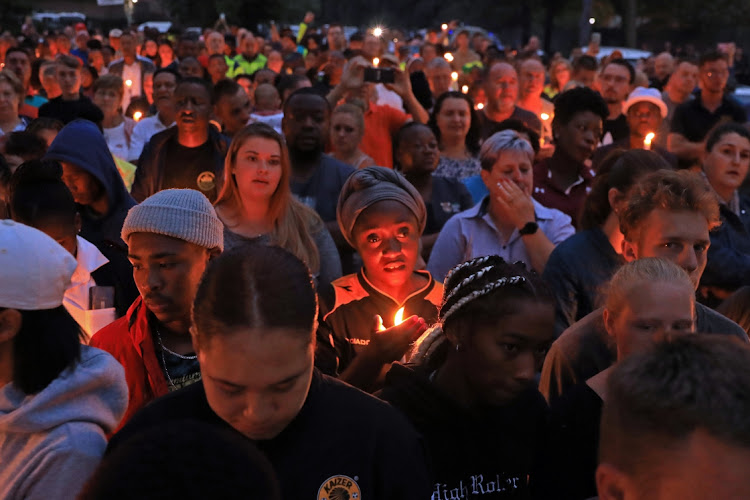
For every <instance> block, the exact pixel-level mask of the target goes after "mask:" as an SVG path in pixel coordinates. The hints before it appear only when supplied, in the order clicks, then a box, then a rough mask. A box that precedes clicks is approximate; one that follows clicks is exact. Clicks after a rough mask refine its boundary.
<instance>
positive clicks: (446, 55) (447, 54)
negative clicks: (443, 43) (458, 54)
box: [443, 52, 453, 62]
mask: <svg viewBox="0 0 750 500" xmlns="http://www.w3.org/2000/svg"><path fill="white" fill-rule="evenodd" d="M443 57H444V58H445V60H446V61H448V62H453V54H451V53H450V52H446V53H445V55H443Z"/></svg>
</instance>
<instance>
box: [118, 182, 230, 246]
mask: <svg viewBox="0 0 750 500" xmlns="http://www.w3.org/2000/svg"><path fill="white" fill-rule="evenodd" d="M132 233H156V234H163V235H164V236H171V237H173V238H177V239H180V240H184V241H187V242H189V243H194V244H196V245H198V246H201V247H205V248H208V249H209V250H212V249H214V248H218V249H219V250H222V251H223V250H224V225H223V224H222V223H221V221H220V220H219V218H218V217H217V216H216V211H215V210H214V207H213V206H212V205H211V202H210V201H208V198H206V197H205V196H204V195H203V194H202V193H200V192H198V191H195V190H194V189H165V190H164V191H159V192H158V193H156V194H154V195H152V196H149V197H148V198H146V199H145V200H143V203H141V204H140V205H136V206H134V207H133V208H131V209H130V211H129V212H128V216H127V217H126V218H125V223H124V224H123V225H122V239H123V241H124V242H125V243H127V242H128V237H129V236H130V235H131V234H132Z"/></svg>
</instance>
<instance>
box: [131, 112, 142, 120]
mask: <svg viewBox="0 0 750 500" xmlns="http://www.w3.org/2000/svg"><path fill="white" fill-rule="evenodd" d="M141 118H143V113H141V112H140V111H136V112H135V113H133V120H135V121H140V120H141Z"/></svg>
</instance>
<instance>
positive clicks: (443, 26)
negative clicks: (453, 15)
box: [440, 23, 448, 31]
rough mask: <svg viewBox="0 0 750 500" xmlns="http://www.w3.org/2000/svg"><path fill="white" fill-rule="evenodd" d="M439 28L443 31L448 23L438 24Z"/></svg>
mask: <svg viewBox="0 0 750 500" xmlns="http://www.w3.org/2000/svg"><path fill="white" fill-rule="evenodd" d="M440 29H442V30H443V31H445V30H447V29H448V25H447V24H445V23H443V24H441V25H440Z"/></svg>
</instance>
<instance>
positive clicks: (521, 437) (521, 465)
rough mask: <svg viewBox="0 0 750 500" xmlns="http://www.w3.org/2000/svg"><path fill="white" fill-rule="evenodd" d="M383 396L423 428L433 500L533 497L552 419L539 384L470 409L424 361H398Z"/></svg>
mask: <svg viewBox="0 0 750 500" xmlns="http://www.w3.org/2000/svg"><path fill="white" fill-rule="evenodd" d="M379 396H380V397H381V398H382V399H384V400H385V401H388V402H389V403H391V404H392V405H393V406H395V407H396V408H398V409H399V410H401V411H402V412H403V413H404V414H405V415H406V416H407V417H408V418H409V420H410V421H411V423H412V424H413V425H414V427H416V429H417V431H419V432H420V433H421V434H422V436H423V438H424V440H425V444H426V446H427V452H428V456H429V458H430V461H431V463H432V466H433V471H434V479H435V480H434V487H433V493H432V497H431V500H451V499H481V500H485V499H486V500H490V499H493V498H502V499H511V498H529V497H530V493H529V488H528V480H529V476H530V475H531V474H532V469H533V466H534V461H535V459H536V455H537V450H538V449H539V447H540V444H541V443H540V441H541V439H542V436H543V435H544V433H545V429H546V427H545V426H546V419H547V405H546V403H545V402H544V399H543V398H542V396H541V394H539V392H538V391H537V390H536V389H530V390H528V391H526V392H524V393H522V394H521V395H520V396H519V397H518V398H517V399H516V400H515V401H514V402H513V403H512V404H510V405H508V406H505V407H502V408H500V407H496V408H490V407H487V408H485V409H483V410H482V411H481V412H476V411H470V410H468V409H466V408H464V407H462V406H460V405H459V404H458V403H457V402H455V401H453V400H452V399H450V398H449V397H448V396H447V395H446V394H444V393H443V392H441V391H440V389H439V388H438V387H437V386H436V385H435V384H434V383H433V382H432V381H431V380H430V377H429V375H428V374H427V373H426V372H425V371H424V370H423V369H422V368H421V367H417V366H415V365H401V364H398V363H396V364H394V365H393V367H392V368H391V370H390V371H389V372H388V375H387V376H386V380H385V387H384V389H383V390H382V391H381V393H380V394H379Z"/></svg>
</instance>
